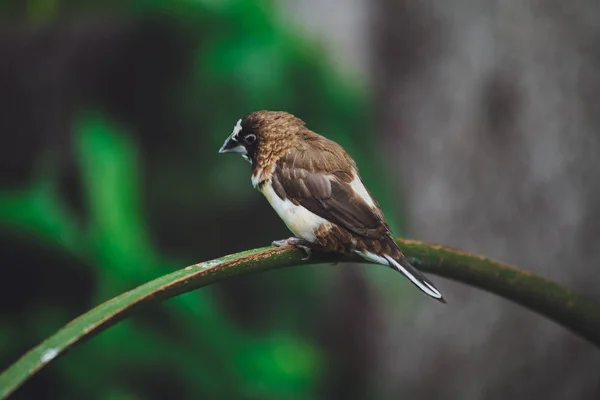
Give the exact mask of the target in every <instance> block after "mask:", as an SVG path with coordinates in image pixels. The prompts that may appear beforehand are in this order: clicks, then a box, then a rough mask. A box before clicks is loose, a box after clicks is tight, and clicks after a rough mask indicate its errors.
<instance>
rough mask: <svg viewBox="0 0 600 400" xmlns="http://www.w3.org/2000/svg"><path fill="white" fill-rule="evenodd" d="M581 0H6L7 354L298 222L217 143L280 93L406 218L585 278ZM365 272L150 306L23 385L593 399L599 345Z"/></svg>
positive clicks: (596, 127)
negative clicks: (123, 296) (281, 215)
mask: <svg viewBox="0 0 600 400" xmlns="http://www.w3.org/2000/svg"><path fill="white" fill-rule="evenodd" d="M599 49H600V4H598V3H597V2H595V1H592V0H576V1H571V2H563V1H553V0H549V1H535V0H522V1H506V2H502V1H493V0H477V1H475V0H425V1H419V2H417V1H411V0H374V1H369V0H345V1H342V0H335V1H334V0H331V1H327V2H321V1H319V0H286V1H283V2H275V1H251V0H154V1H150V0H146V1H142V0H118V1H117V0H105V1H99V0H96V1H94V0H81V1H69V0H2V1H1V2H0V135H1V138H2V142H1V143H0V254H1V255H2V257H1V265H2V267H1V268H2V269H1V271H0V370H1V369H4V368H5V367H7V366H8V365H10V364H11V363H12V362H13V361H15V360H16V359H17V358H18V357H19V356H20V355H21V354H23V353H24V352H26V351H27V350H28V349H29V348H31V347H33V346H34V345H35V344H37V343H38V342H40V341H42V340H43V339H44V338H45V337H47V336H48V335H50V334H52V333H53V332H55V331H56V330H57V329H59V328H60V327H61V326H63V325H64V324H66V323H67V322H68V321H70V320H71V319H73V318H75V317H77V316H78V315H80V314H81V313H83V312H85V311H87V310H89V309H90V308H92V307H94V306H95V305H97V304H99V303H101V302H103V301H105V300H107V299H109V298H111V297H113V296H115V295H118V294H119V293H121V292H123V291H126V290H129V289H131V288H133V287H135V286H137V285H139V284H142V283H144V282H146V281H148V280H150V279H152V278H155V277H158V276H160V275H163V274H166V273H168V272H170V271H173V270H176V269H178V268H182V267H184V266H186V265H188V264H190V263H194V262H199V261H203V260H208V259H211V258H215V257H218V256H221V255H225V254H230V253H233V252H237V251H241V250H245V249H249V248H254V247H259V246H264V245H267V244H268V243H270V242H271V241H272V240H274V239H279V238H284V237H287V236H289V233H288V232H287V231H286V228H285V226H284V225H283V223H282V222H280V221H279V219H278V218H277V216H276V215H275V213H274V212H273V211H272V210H271V209H270V208H269V206H268V204H267V202H266V201H265V200H264V199H263V198H262V197H261V196H260V195H259V194H258V192H256V191H254V189H252V187H251V184H250V179H249V170H248V164H247V163H246V162H245V161H243V160H242V159H241V158H240V157H233V156H228V155H221V156H219V155H218V154H217V149H218V148H219V146H220V145H221V144H222V142H223V140H224V139H225V138H226V137H227V136H228V135H229V134H230V132H231V130H232V128H233V126H234V124H235V122H236V121H237V119H238V118H240V117H242V116H243V115H245V114H247V113H249V112H251V111H255V110H258V109H274V110H286V111H289V112H292V113H294V114H296V115H298V116H299V117H301V118H303V119H304V120H305V121H307V123H308V126H309V127H310V128H312V129H313V130H315V131H317V132H319V133H322V134H325V135H326V136H328V137H330V138H332V139H334V140H336V141H338V142H340V143H341V144H342V145H344V146H345V147H346V149H347V150H348V151H349V152H350V153H351V154H352V156H354V158H355V159H356V161H357V163H358V165H359V167H360V170H361V173H362V175H363V178H364V180H365V181H366V183H367V185H368V186H369V187H370V188H371V189H372V192H373V193H374V194H375V195H376V197H377V198H378V199H379V200H380V203H381V204H382V207H383V208H384V211H385V212H386V214H387V215H388V219H389V220H390V223H391V225H392V227H393V229H394V231H395V232H396V233H397V234H400V235H405V236H409V237H412V238H417V239H421V240H426V241H431V242H437V243H442V244H446V245H451V246H455V247H459V248H462V249H465V250H467V251H471V252H477V253H482V254H485V255H487V256H490V257H494V258H498V259H501V260H503V261H507V262H511V263H515V264H517V265H520V266H522V267H524V268H527V269H530V270H532V271H535V272H537V273H540V274H542V275H544V276H546V277H548V278H551V279H554V280H556V281H558V282H560V283H562V284H565V285H568V286H570V287H573V288H576V289H577V290H579V291H581V292H583V293H585V294H588V295H590V296H592V297H595V298H596V299H600V294H599V293H600V274H598V266H599V265H600V248H599V243H600V211H599V210H600V207H599V204H600V179H599V172H600V157H598V154H600V135H599V134H598V132H600V112H599V111H600V109H599V106H600V74H599V72H598V71H600V51H599ZM433 279H434V281H435V282H436V284H437V286H438V287H439V288H440V289H441V290H442V291H443V293H444V295H445V297H446V298H447V300H448V303H449V304H448V305H447V306H443V305H441V304H438V303H437V302H434V301H432V300H430V299H428V298H426V297H425V296H423V295H421V294H420V293H418V292H417V291H416V290H415V289H414V288H413V287H412V286H410V284H409V283H407V281H406V280H405V279H403V278H402V277H401V276H400V275H399V274H395V273H394V272H393V271H391V270H389V269H385V268H383V267H375V266H367V265H361V266H354V265H336V266H330V265H327V266H323V265H321V266H311V267H302V268H289V269H283V270H277V271H271V272H268V273H264V274H255V275H248V276H243V277H240V278H236V279H231V280H229V281H228V282H225V283H221V284H218V285H214V286H212V287H209V288H205V289H201V290H198V291H195V292H192V293H188V294H185V295H182V296H179V297H177V298H175V299H172V300H170V301H167V302H165V303H163V304H158V305H154V306H152V307H149V308H146V309H144V310H143V311H142V312H140V313H138V314H137V315H136V316H134V317H133V318H131V319H129V320H127V321H124V322H122V323H120V324H118V325H116V326H114V327H112V328H111V329H109V330H108V331H106V332H104V333H102V334H101V335H99V336H97V337H95V338H93V339H92V340H90V341H88V342H86V343H84V344H83V345H81V346H78V347H76V348H75V349H73V350H71V351H70V352H69V353H68V354H67V355H66V356H64V357H62V358H60V359H59V360H57V361H56V362H54V363H52V364H51V365H50V366H48V367H47V368H45V369H44V370H43V371H42V372H41V373H39V374H38V375H37V376H35V377H34V378H33V379H32V380H31V381H29V382H27V383H26V384H25V386H23V387H22V388H21V389H20V390H19V391H18V392H17V393H16V394H15V395H14V398H15V399H45V398H48V399H111V400H112V399H115V400H121V399H123V400H125V399H164V398H180V399H198V398H210V399H398V398H407V399H439V398H444V399H484V398H485V399H506V398H511V399H529V398H532V397H533V396H536V397H537V396H540V397H542V396H543V397H545V398H546V399H566V398H569V399H597V398H600V368H599V365H600V353H599V352H598V350H597V349H595V348H593V347H591V345H589V344H588V343H587V342H585V341H583V340H582V339H579V338H577V337H575V336H574V335H572V334H571V333H570V332H567V331H566V330H564V329H562V328H560V327H558V326H556V325H555V324H553V323H551V322H548V321H546V320H545V319H543V318H542V317H540V316H537V315H535V314H533V313H531V312H529V311H526V310H523V309H521V308H519V307H518V306H516V305H514V304H512V303H510V302H508V301H505V300H502V299H499V298H497V297H495V296H493V295H491V294H488V293H485V292H482V291H479V290H476V289H473V288H469V287H465V286H463V285H461V284H459V283H455V282H450V281H447V280H443V279H441V278H435V277H433Z"/></svg>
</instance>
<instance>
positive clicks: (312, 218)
mask: <svg viewBox="0 0 600 400" xmlns="http://www.w3.org/2000/svg"><path fill="white" fill-rule="evenodd" d="M252 183H253V184H254V177H252ZM261 192H262V194H263V195H264V196H265V197H266V198H267V200H268V201H269V203H270V204H271V207H273V209H274V210H275V212H276V213H277V215H279V218H281V219H282V220H283V222H284V223H285V225H286V226H287V227H288V229H289V230H290V231H292V233H293V234H294V235H295V236H296V237H299V238H300V239H304V240H308V241H309V242H314V241H315V240H316V238H317V236H316V235H315V232H316V230H317V229H318V228H319V227H321V226H322V225H326V226H329V227H330V226H331V223H330V222H329V221H327V220H326V219H324V218H321V217H319V216H318V215H316V214H313V213H312V212H310V211H309V210H307V209H306V208H304V207H302V206H300V205H298V206H297V205H295V204H294V203H292V202H291V201H290V200H288V199H286V200H282V199H281V198H280V197H279V196H277V194H276V193H275V190H273V186H272V185H271V179H269V180H268V181H267V182H266V184H265V185H263V187H262V190H261Z"/></svg>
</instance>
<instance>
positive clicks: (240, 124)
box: [231, 118, 242, 140]
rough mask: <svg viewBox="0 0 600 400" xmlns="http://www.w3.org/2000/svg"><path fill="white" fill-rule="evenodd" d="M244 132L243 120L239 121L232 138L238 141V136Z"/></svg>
mask: <svg viewBox="0 0 600 400" xmlns="http://www.w3.org/2000/svg"><path fill="white" fill-rule="evenodd" d="M241 131H242V119H241V118H240V119H238V122H237V123H236V124H235V126H234V127H233V132H232V133H231V138H232V139H234V140H237V136H238V134H239V133H240V132H241Z"/></svg>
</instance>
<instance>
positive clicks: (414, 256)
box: [0, 239, 600, 399]
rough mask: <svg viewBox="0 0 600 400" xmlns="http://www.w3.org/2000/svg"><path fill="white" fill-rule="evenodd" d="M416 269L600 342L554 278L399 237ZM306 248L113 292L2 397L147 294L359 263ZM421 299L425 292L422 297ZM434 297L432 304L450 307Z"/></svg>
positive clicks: (251, 256)
mask: <svg viewBox="0 0 600 400" xmlns="http://www.w3.org/2000/svg"><path fill="white" fill-rule="evenodd" d="M397 242H398V244H399V245H400V247H401V248H402V249H403V251H404V253H405V254H406V256H407V257H409V258H410V259H411V261H412V262H413V263H414V264H415V266H416V267H418V268H419V269H421V270H423V271H425V272H430V273H433V274H437V275H440V276H443V277H446V278H449V279H453V280H456V281H459V282H463V283H465V284H468V285H471V286H475V287H478V288H481V289H483V290H486V291H488V292H492V293H495V294H497V295H499V296H502V297H504V298H506V299H509V300H512V301H514V302H515V303H518V304H520V305H522V306H524V307H527V308H529V309H531V310H533V311H535V312H537V313H539V314H542V315H544V316H546V317H547V318H549V319H551V320H553V321H555V322H557V323H558V324H560V325H563V326H564V327H566V328H568V329H570V330H571V331H572V332H573V333H575V334H576V335H579V336H581V337H583V338H585V339H587V340H588V341H590V342H591V343H592V344H594V345H595V346H597V347H600V303H598V302H596V301H594V300H591V299H589V298H587V297H584V296H582V295H580V294H578V293H576V292H574V291H572V290H570V289H567V288H564V287H562V286H560V285H558V284H556V283H554V282H551V281H549V280H546V279H544V278H541V277H539V276H536V275H534V274H532V273H530V272H527V271H523V270H520V269H518V268H515V267H512V266H510V265H507V264H503V263H500V262H498V261H494V260H490V259H488V258H485V257H482V256H479V255H474V254H468V253H464V252H462V251H459V250H455V249H451V248H448V247H443V246H438V245H432V244H427V243H423V242H418V241H412V240H403V239H397ZM303 256H304V253H303V252H301V251H299V250H295V249H292V248H289V247H279V248H275V247H268V248H262V249H256V250H251V251H246V252H242V253H238V254H233V255H229V256H225V257H222V258H218V259H216V260H213V261H208V262H203V263H199V264H195V265H190V266H188V267H186V268H184V269H181V270H179V271H175V272H173V273H171V274H168V275H165V276H162V277H160V278H157V279H155V280H153V281H150V282H148V283H145V284H143V285H141V286H139V287H137V288H135V289H133V290H130V291H128V292H125V293H123V294H121V295H119V296H117V297H114V298H112V299H110V300H108V301H107V302H105V303H103V304H101V305H99V306H98V307H96V308H94V309H92V310H90V311H89V312H87V313H85V314H83V315H82V316H80V317H79V318H76V319H75V320H73V321H71V322H70V323H69V324H67V325H66V326H65V327H63V328H62V329H60V330H59V331H58V332H56V333H55V334H54V335H52V336H51V337H49V338H48V339H46V340H45V341H44V342H42V343H41V344H39V345H38V346H36V347H34V348H33V349H32V350H30V351H29V352H28V353H26V354H25V355H24V356H23V357H21V358H20V359H19V360H17V361H16V362H15V363H14V364H13V365H11V366H10V367H9V368H8V369H6V370H5V371H4V372H3V373H2V374H1V375H0V398H2V399H4V398H6V397H7V396H8V395H10V394H11V393H12V392H14V391H15V390H16V389H17V388H19V387H20V386H21V385H22V384H23V383H24V382H25V381H26V380H27V379H29V378H30V377H31V376H33V375H34V374H35V373H36V372H37V371H39V370H40V369H41V368H43V367H44V366H45V365H47V364H48V363H49V362H51V361H52V360H54V359H56V358H57V357H58V356H60V355H61V354H63V353H64V352H65V351H66V350H68V349H69V348H71V347H72V346H74V345H75V344H77V343H79V342H82V341H83V340H85V339H89V338H91V337H92V336H94V335H97V334H98V333H100V332H102V331H103V330H105V329H107V328H108V327H110V326H111V325H113V324H115V323H117V322H119V321H121V320H122V319H124V318H126V317H127V316H129V315H130V314H131V313H133V312H134V311H135V310H136V309H137V308H139V307H140V306H142V305H144V304H146V303H148V302H150V301H161V300H166V299H169V298H171V297H174V296H177V295H179V294H181V293H185V292H189V291H191V290H194V289H197V288H199V287H203V286H207V285H210V284H211V283H214V282H217V281H220V280H223V279H226V278H229V277H233V276H239V275H242V274H245V273H249V272H259V271H267V270H270V269H275V268H282V267H288V266H292V265H307V264H317V263H325V262H338V261H352V262H363V260H362V259H359V258H357V257H354V256H346V255H344V256H340V255H334V254H319V253H313V256H312V257H311V258H310V260H307V261H305V260H302V257H303ZM424 299H425V297H424ZM446 300H447V301H448V305H445V306H444V305H441V304H439V303H437V302H433V301H432V303H431V304H432V307H434V306H435V307H452V298H446Z"/></svg>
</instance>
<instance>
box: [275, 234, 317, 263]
mask: <svg viewBox="0 0 600 400" xmlns="http://www.w3.org/2000/svg"><path fill="white" fill-rule="evenodd" d="M303 243H306V242H305V241H304V240H302V239H298V238H297V237H290V238H287V239H282V240H274V241H273V242H271V244H272V245H273V246H277V247H281V246H287V245H290V246H294V247H296V248H298V249H302V250H304V252H305V253H306V257H304V258H302V260H308V259H309V258H310V256H311V254H312V250H311V249H310V247H308V246H306V245H304V244H303Z"/></svg>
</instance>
